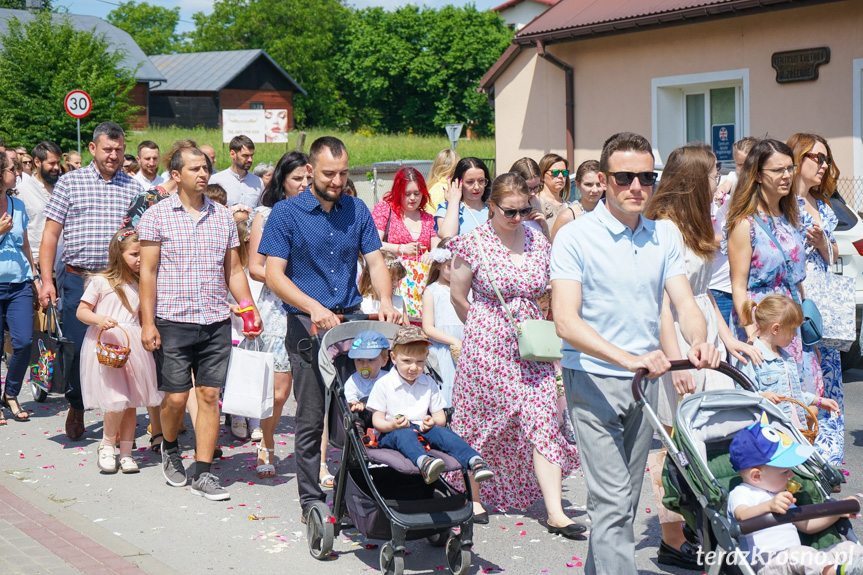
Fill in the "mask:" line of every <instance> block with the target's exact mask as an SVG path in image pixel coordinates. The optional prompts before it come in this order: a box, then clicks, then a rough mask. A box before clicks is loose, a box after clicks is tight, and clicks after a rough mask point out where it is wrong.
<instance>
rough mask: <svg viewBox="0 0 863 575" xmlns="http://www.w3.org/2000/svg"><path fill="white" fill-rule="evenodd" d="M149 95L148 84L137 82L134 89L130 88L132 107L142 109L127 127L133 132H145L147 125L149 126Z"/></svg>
mask: <svg viewBox="0 0 863 575" xmlns="http://www.w3.org/2000/svg"><path fill="white" fill-rule="evenodd" d="M149 94H150V83H149V82H138V83H137V84H135V87H134V88H132V105H133V106H141V107H143V108H144V109H143V110H141V112H139V113H138V114H137V115H136V116H135V117H134V118H133V120H132V124H131V126H129V127H130V128H131V129H133V130H146V129H147V124H149V112H150V110H149V101H148V100H149V98H148V96H149Z"/></svg>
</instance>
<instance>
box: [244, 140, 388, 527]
mask: <svg viewBox="0 0 863 575" xmlns="http://www.w3.org/2000/svg"><path fill="white" fill-rule="evenodd" d="M309 161H310V162H311V163H310V164H309V165H308V169H309V171H311V173H312V183H311V184H310V185H309V188H308V189H307V190H305V191H303V192H301V193H300V194H299V195H297V196H294V197H292V198H288V199H286V200H282V201H281V202H278V203H277V204H276V205H275V206H274V207H273V211H272V213H271V214H270V217H269V218H268V220H267V224H266V226H265V228H264V233H263V237H262V238H261V245H260V247H259V248H258V252H259V253H261V254H263V255H265V256H267V265H266V273H267V286H269V288H270V289H271V290H272V291H273V293H275V294H276V295H277V296H279V297H280V298H281V299H282V301H283V302H285V309H286V310H287V312H288V334H287V337H286V338H285V346H286V347H287V349H288V354H289V355H290V358H291V371H292V373H293V375H294V397H295V398H296V399H297V420H296V434H295V436H294V451H295V454H296V460H297V486H298V488H299V492H300V505H301V506H302V508H303V517H304V518H305V516H306V513H307V511H308V509H309V507H310V506H311V505H312V504H313V503H315V502H316V501H325V496H324V493H323V491H321V487H320V485H319V484H318V475H319V474H318V471H319V469H320V461H321V435H322V433H323V428H324V390H323V387H322V386H321V385H320V384H319V383H318V380H317V378H316V377H315V374H314V373H313V372H312V369H311V364H310V362H309V359H310V358H308V357H305V358H303V356H302V355H300V352H299V344H300V343H301V342H303V341H304V340H305V341H308V339H309V337H310V335H309V331H310V329H311V325H312V324H313V323H314V324H315V325H316V326H317V327H318V329H320V330H326V329H330V328H333V327H335V326H336V325H338V324H339V323H340V320H339V318H338V317H337V314H349V313H356V312H358V310H359V307H360V302H361V301H362V297H361V296H360V294H359V290H357V285H356V267H357V258H358V257H359V254H360V253H362V254H363V257H364V258H365V259H366V262H368V268H369V273H370V274H371V277H372V287H374V289H375V292H376V293H378V294H379V299H380V301H381V309H380V312H379V315H380V318H381V319H382V320H384V321H389V322H394V323H395V322H397V321H398V320H397V315H396V311H395V309H394V308H393V306H392V301H391V300H392V298H391V297H390V296H391V294H392V285H391V281H390V273H389V270H387V267H386V264H385V263H384V258H383V255H382V254H381V240H380V237H379V236H378V232H377V229H376V228H375V224H374V221H373V220H372V217H371V213H370V212H369V209H368V208H367V207H366V205H365V204H364V203H363V202H362V201H360V200H358V199H357V198H354V197H351V196H347V195H343V194H342V189H343V188H344V185H345V182H346V181H347V178H348V152H347V150H346V149H345V145H344V144H343V143H342V142H341V140H339V139H337V138H333V137H328V136H327V137H323V138H318V139H317V140H315V141H314V143H313V144H312V147H311V149H310V150H309ZM345 360H346V361H347V356H345ZM337 367H338V368H342V369H341V370H342V371H344V368H345V367H347V366H346V365H345V366H340V365H339V364H338V361H337Z"/></svg>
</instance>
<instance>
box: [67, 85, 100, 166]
mask: <svg viewBox="0 0 863 575" xmlns="http://www.w3.org/2000/svg"><path fill="white" fill-rule="evenodd" d="M63 107H64V108H66V113H67V114H69V115H70V116H72V117H73V118H76V119H77V120H78V155H79V156H80V155H81V118H84V117H85V116H86V115H87V114H89V113H90V111H91V110H92V109H93V100H91V99H90V94H88V93H87V92H85V91H84V90H72V91H71V92H69V93H68V94H66V99H65V100H63Z"/></svg>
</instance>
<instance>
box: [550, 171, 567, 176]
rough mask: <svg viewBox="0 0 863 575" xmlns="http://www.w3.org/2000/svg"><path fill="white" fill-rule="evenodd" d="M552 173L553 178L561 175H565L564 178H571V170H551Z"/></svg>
mask: <svg viewBox="0 0 863 575" xmlns="http://www.w3.org/2000/svg"><path fill="white" fill-rule="evenodd" d="M549 172H551V177H552V178H556V177H558V176H560V175H563V177H564V178H568V177H569V170H549Z"/></svg>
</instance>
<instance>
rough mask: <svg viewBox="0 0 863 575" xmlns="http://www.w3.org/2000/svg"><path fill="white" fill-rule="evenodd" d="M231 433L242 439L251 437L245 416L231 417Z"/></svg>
mask: <svg viewBox="0 0 863 575" xmlns="http://www.w3.org/2000/svg"><path fill="white" fill-rule="evenodd" d="M231 435H233V436H234V437H235V438H237V439H239V440H240V441H243V440H244V439H246V438H248V437H249V427H248V426H247V425H246V418H245V417H232V418H231Z"/></svg>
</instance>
